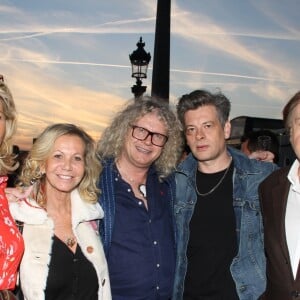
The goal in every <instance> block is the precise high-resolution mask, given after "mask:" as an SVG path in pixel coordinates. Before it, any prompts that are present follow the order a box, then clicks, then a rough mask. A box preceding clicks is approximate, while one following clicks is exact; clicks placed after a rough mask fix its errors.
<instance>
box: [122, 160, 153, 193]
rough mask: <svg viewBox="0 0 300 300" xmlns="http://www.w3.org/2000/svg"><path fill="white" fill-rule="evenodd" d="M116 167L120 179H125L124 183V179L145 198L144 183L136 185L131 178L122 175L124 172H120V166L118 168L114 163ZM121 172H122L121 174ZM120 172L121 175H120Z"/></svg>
mask: <svg viewBox="0 0 300 300" xmlns="http://www.w3.org/2000/svg"><path fill="white" fill-rule="evenodd" d="M116 166H117V169H118V170H119V174H120V176H121V177H122V178H125V181H126V179H127V180H128V181H129V182H130V183H129V184H130V185H131V186H132V187H133V186H136V187H137V189H138V191H139V193H140V194H141V195H142V196H143V197H144V198H146V194H147V193H146V185H145V184H144V183H140V184H138V183H137V182H136V181H135V180H134V179H133V178H132V177H129V176H127V174H125V173H124V171H123V170H122V168H121V166H120V163H119V162H116ZM122 171H123V172H122ZM121 172H122V173H123V174H121Z"/></svg>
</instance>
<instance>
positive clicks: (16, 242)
mask: <svg viewBox="0 0 300 300" xmlns="http://www.w3.org/2000/svg"><path fill="white" fill-rule="evenodd" d="M7 180H8V177H7V176H0V290H5V289H14V288H15V284H16V280H17V270H18V267H19V264H20V261H21V258H22V255H23V252H24V242H23V238H22V234H21V233H20V232H19V230H18V228H17V226H16V224H15V221H14V219H13V218H12V216H11V214H10V212H9V208H8V203H7V198H6V196H5V188H6V184H7V183H6V182H7Z"/></svg>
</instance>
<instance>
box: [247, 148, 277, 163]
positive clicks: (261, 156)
mask: <svg viewBox="0 0 300 300" xmlns="http://www.w3.org/2000/svg"><path fill="white" fill-rule="evenodd" d="M248 157H249V158H254V159H257V160H261V161H265V162H274V158H275V155H274V154H273V153H272V152H270V151H254V152H252V153H251V154H250V155H249V156H248Z"/></svg>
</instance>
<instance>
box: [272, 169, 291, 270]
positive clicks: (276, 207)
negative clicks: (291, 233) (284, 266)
mask: <svg viewBox="0 0 300 300" xmlns="http://www.w3.org/2000/svg"><path fill="white" fill-rule="evenodd" d="M287 174H288V172H286V174H285V173H284V174H282V176H280V178H279V180H278V184H277V185H276V186H274V187H273V188H272V197H271V199H273V200H272V206H273V219H274V220H276V219H277V220H279V222H274V226H275V231H276V234H277V235H278V236H279V237H280V238H279V243H280V246H281V248H282V251H283V254H284V256H285V258H286V260H287V261H289V262H290V255H289V250H288V246H287V240H286V234H285V215H286V206H287V199H288V194H289V189H290V182H289V180H288V179H287ZM289 265H290V264H289ZM291 272H292V270H291Z"/></svg>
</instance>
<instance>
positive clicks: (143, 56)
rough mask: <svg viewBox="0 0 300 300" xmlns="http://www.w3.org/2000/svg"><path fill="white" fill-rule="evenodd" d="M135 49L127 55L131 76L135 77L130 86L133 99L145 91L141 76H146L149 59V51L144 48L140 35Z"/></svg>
mask: <svg viewBox="0 0 300 300" xmlns="http://www.w3.org/2000/svg"><path fill="white" fill-rule="evenodd" d="M136 45H137V49H136V50H135V51H133V52H132V53H131V54H130V55H129V59H130V62H131V77H134V78H136V84H135V85H134V86H132V87H131V91H132V93H133V94H134V97H135V99H138V98H139V97H141V96H142V95H143V93H144V92H145V91H146V88H147V87H146V86H142V80H141V78H147V68H148V64H149V62H150V59H151V55H150V53H149V52H148V53H147V52H146V51H145V50H144V46H145V43H143V40H142V37H140V40H139V42H138V43H137V44H136Z"/></svg>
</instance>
